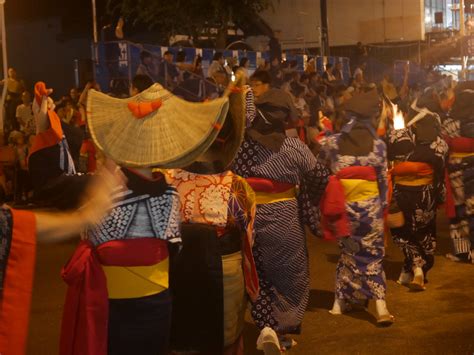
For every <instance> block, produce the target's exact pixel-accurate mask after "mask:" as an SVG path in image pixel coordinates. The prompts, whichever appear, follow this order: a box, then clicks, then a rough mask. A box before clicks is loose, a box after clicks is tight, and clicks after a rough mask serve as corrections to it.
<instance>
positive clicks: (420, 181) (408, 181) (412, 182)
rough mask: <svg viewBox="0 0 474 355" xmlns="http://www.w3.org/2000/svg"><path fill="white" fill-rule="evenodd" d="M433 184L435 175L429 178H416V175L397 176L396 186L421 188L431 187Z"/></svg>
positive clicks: (428, 176)
mask: <svg viewBox="0 0 474 355" xmlns="http://www.w3.org/2000/svg"><path fill="white" fill-rule="evenodd" d="M432 183H433V175H427V176H415V175H405V176H395V184H398V185H405V186H421V185H430V184H432Z"/></svg>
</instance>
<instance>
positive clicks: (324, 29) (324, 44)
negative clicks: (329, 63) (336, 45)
mask: <svg viewBox="0 0 474 355" xmlns="http://www.w3.org/2000/svg"><path fill="white" fill-rule="evenodd" d="M327 5H328V4H327V0H321V2H320V8H321V40H322V41H321V55H322V56H323V57H324V56H328V55H329V26H328V6H327Z"/></svg>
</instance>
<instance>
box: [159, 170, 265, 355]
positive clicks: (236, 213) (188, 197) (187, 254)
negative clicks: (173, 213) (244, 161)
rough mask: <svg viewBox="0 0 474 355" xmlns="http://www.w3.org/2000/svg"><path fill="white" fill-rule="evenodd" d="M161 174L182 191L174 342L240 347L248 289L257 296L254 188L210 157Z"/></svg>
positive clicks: (214, 349)
mask: <svg viewBox="0 0 474 355" xmlns="http://www.w3.org/2000/svg"><path fill="white" fill-rule="evenodd" d="M191 171H192V172H191ZM166 175H167V180H168V182H169V183H170V184H171V185H172V186H174V187H175V188H176V189H177V191H178V193H179V195H180V211H181V219H182V239H183V248H182V250H181V252H180V253H179V255H177V257H176V260H175V262H174V264H173V269H172V273H171V285H172V290H173V321H172V334H171V342H172V348H173V350H178V351H200V352H208V353H213V354H219V353H223V352H224V349H229V348H233V349H235V351H232V353H242V344H243V343H242V337H241V334H242V330H243V325H244V315H245V310H246V308H247V295H248V296H250V299H252V300H255V298H256V297H257V293H258V278H257V272H256V269H255V263H254V259H253V255H252V251H251V250H252V249H251V248H252V245H253V239H254V219H255V194H254V192H253V191H252V189H251V188H250V186H249V185H248V184H247V183H246V182H245V180H244V179H243V178H241V177H239V176H237V175H235V174H234V173H232V172H231V171H224V172H220V171H218V169H215V168H214V166H213V165H212V164H206V163H194V164H193V165H191V167H189V168H188V170H169V171H167V173H166Z"/></svg>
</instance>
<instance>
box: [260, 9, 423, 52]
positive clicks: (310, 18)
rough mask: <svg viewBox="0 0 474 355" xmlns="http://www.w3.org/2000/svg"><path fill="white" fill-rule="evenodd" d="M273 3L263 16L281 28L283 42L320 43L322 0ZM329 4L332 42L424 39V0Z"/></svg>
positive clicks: (274, 27)
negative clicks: (271, 7) (273, 8)
mask: <svg viewBox="0 0 474 355" xmlns="http://www.w3.org/2000/svg"><path fill="white" fill-rule="evenodd" d="M274 4H275V11H274V12H273V11H271V10H269V11H266V12H265V13H264V14H262V17H263V18H264V19H265V20H266V21H267V22H268V23H269V24H270V26H272V28H273V29H275V30H281V31H282V42H283V44H284V45H285V44H288V43H291V42H297V41H298V38H303V39H304V41H301V42H305V43H307V44H312V45H307V47H317V46H319V30H318V28H319V26H320V1H319V0H280V1H275V2H274ZM327 7H328V22H329V43H330V45H331V46H344V45H353V44H355V43H357V42H359V41H360V42H363V43H381V42H386V41H388V42H389V41H417V40H422V39H424V0H328V1H327ZM315 44H316V45H315ZM286 47H289V46H288V45H286ZM299 47H300V48H301V46H299Z"/></svg>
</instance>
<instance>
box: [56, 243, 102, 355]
mask: <svg viewBox="0 0 474 355" xmlns="http://www.w3.org/2000/svg"><path fill="white" fill-rule="evenodd" d="M61 276H62V278H63V280H64V281H65V282H66V283H67V284H68V290H67V294H66V300H65V304H64V311H63V319H62V325H61V338H60V345H59V354H60V355H66V354H67V355H84V354H97V355H107V341H108V335H107V323H108V320H109V314H108V313H109V300H108V294H107V281H106V278H105V274H104V271H103V270H102V267H101V265H100V262H99V260H98V258H97V254H96V253H95V251H94V249H93V246H92V244H90V243H89V242H87V241H83V242H81V243H80V244H79V246H78V247H77V249H76V251H75V252H74V254H73V256H72V257H71V259H70V260H69V262H68V263H67V264H66V266H65V267H64V268H63V269H62V272H61Z"/></svg>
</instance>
